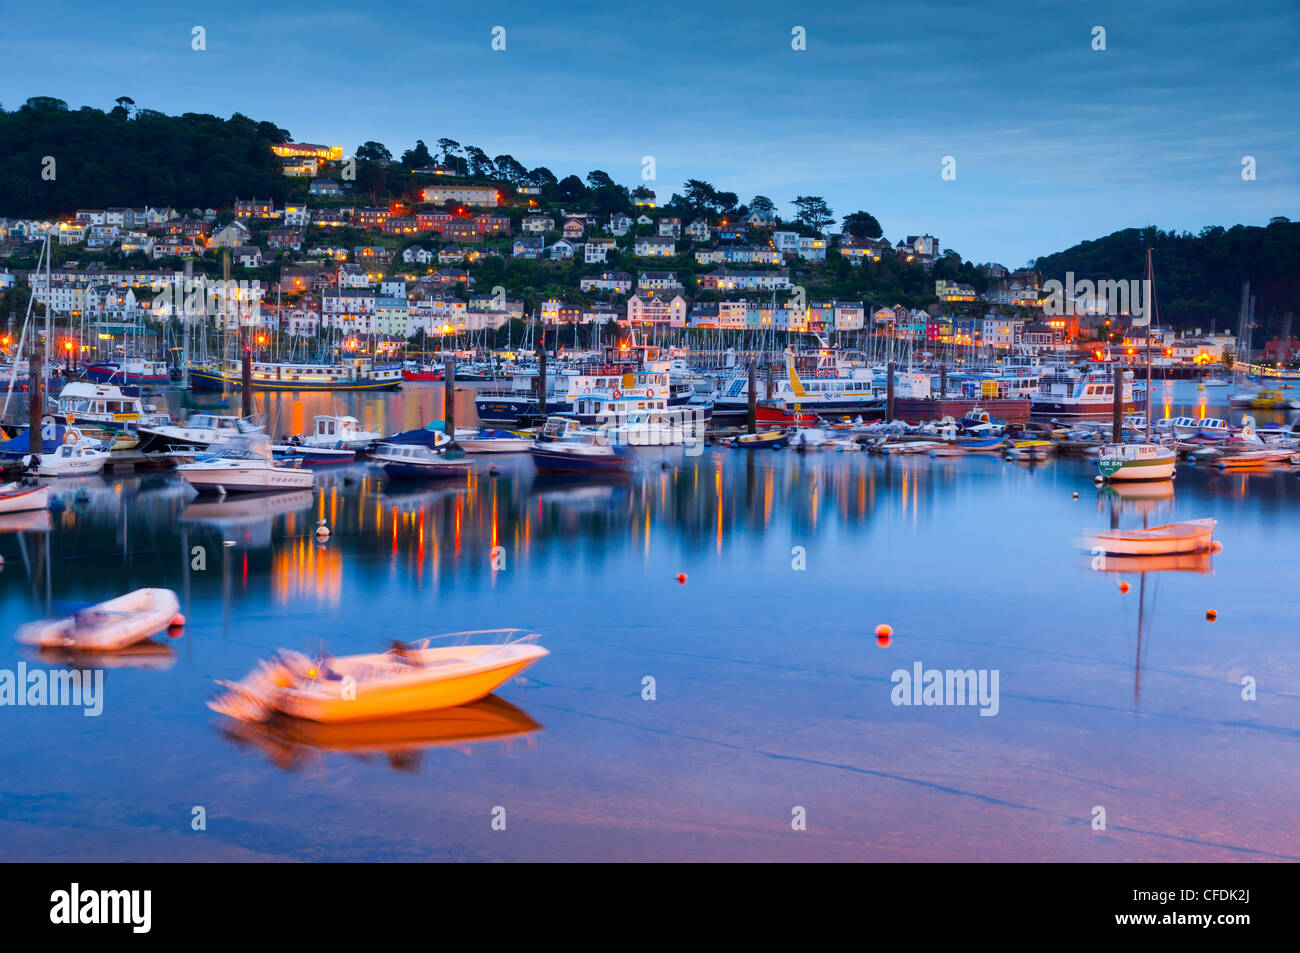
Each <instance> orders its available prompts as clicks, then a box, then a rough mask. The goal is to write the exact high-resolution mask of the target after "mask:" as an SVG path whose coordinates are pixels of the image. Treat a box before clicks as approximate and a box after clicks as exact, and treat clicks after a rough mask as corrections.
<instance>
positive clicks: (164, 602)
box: [17, 589, 184, 652]
mask: <svg viewBox="0 0 1300 953" xmlns="http://www.w3.org/2000/svg"><path fill="white" fill-rule="evenodd" d="M180 608H181V607H180V602H179V601H178V600H177V599H176V593H174V592H172V591H171V590H170V589H137V590H136V591H135V592H128V593H127V594H126V595H124V596H118V597H117V598H116V599H109V600H108V601H107V602H101V603H99V604H98V605H94V606H91V607H90V608H88V609H81V610H79V611H78V612H76V613H74V614H72V615H70V616H68V617H67V618H64V619H46V620H43V621H40V622H29V623H28V624H27V625H25V626H23V627H22V628H21V629H19V630H18V636H17V637H18V641H19V642H21V643H23V644H24V645H38V646H41V647H43V648H51V647H66V648H76V649H79V650H81V651H86V652H113V651H116V650H118V649H123V648H126V647H127V646H129V645H134V644H135V643H136V642H142V641H144V640H145V639H147V638H149V637H150V636H151V635H155V634H157V633H159V632H162V631H164V630H165V629H167V628H169V627H171V626H174V625H181V624H183V621H184V620H183V619H182V618H181V615H180Z"/></svg>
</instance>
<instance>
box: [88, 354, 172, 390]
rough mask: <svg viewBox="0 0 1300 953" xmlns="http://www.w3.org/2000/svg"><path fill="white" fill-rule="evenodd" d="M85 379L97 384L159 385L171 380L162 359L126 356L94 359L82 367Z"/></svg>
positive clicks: (167, 368) (169, 371)
mask: <svg viewBox="0 0 1300 953" xmlns="http://www.w3.org/2000/svg"><path fill="white" fill-rule="evenodd" d="M82 370H83V373H84V374H85V377H86V379H87V380H91V381H94V382H95V383H97V384H136V385H140V384H148V385H154V386H161V385H163V384H167V383H169V382H170V381H171V369H170V368H169V367H168V366H167V365H166V364H165V363H163V362H162V361H148V360H145V359H144V358H142V357H127V358H123V359H122V360H121V361H96V362H94V363H91V364H87V365H85V367H84V368H83V369H82Z"/></svg>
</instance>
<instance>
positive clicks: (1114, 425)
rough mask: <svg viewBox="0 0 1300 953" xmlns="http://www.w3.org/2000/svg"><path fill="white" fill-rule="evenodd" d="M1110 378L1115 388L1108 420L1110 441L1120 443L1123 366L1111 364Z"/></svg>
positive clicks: (1122, 431)
mask: <svg viewBox="0 0 1300 953" xmlns="http://www.w3.org/2000/svg"><path fill="white" fill-rule="evenodd" d="M1110 380H1111V385H1112V386H1113V387H1114V388H1115V395H1114V397H1113V399H1112V404H1111V406H1112V407H1113V408H1114V410H1113V412H1112V415H1111V421H1110V442H1111V443H1122V442H1123V440H1124V368H1122V367H1120V366H1119V365H1118V364H1115V365H1113V366H1112V367H1111V373H1110Z"/></svg>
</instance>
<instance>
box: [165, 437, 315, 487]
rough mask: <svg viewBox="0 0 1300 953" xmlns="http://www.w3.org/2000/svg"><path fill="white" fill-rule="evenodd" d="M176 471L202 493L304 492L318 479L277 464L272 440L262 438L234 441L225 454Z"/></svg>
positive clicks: (302, 470)
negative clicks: (272, 453)
mask: <svg viewBox="0 0 1300 953" xmlns="http://www.w3.org/2000/svg"><path fill="white" fill-rule="evenodd" d="M298 462H299V461H294V463H298ZM176 471H177V472H178V473H179V474H180V475H181V477H182V478H183V479H184V480H185V482H186V483H188V484H189V485H190V486H192V487H194V488H195V489H196V490H198V491H199V492H200V493H205V492H206V493H261V492H266V491H269V490H305V489H309V488H310V487H311V485H312V484H313V482H315V479H316V477H315V474H313V473H312V472H311V471H310V470H304V469H302V468H301V467H300V466H296V465H292V464H288V463H286V464H280V463H278V462H277V461H276V460H275V459H274V457H272V455H271V442H270V440H269V439H268V438H267V437H265V436H263V435H255V436H253V435H250V436H244V437H239V438H234V439H232V440H230V441H229V442H228V444H227V446H226V448H225V449H224V450H220V451H218V452H217V453H216V454H215V455H213V456H210V457H204V458H203V459H200V460H196V461H195V462H194V463H185V464H182V465H181V466H178V467H177V468H176Z"/></svg>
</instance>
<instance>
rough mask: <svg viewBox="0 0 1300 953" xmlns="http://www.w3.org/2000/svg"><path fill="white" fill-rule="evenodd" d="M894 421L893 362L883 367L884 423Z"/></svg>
mask: <svg viewBox="0 0 1300 953" xmlns="http://www.w3.org/2000/svg"><path fill="white" fill-rule="evenodd" d="M893 419H894V362H893V361H890V362H889V363H888V364H886V365H885V423H889V422H890V421H892V420H893Z"/></svg>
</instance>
